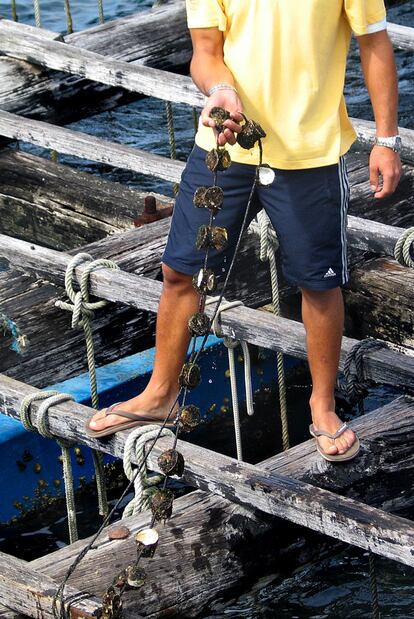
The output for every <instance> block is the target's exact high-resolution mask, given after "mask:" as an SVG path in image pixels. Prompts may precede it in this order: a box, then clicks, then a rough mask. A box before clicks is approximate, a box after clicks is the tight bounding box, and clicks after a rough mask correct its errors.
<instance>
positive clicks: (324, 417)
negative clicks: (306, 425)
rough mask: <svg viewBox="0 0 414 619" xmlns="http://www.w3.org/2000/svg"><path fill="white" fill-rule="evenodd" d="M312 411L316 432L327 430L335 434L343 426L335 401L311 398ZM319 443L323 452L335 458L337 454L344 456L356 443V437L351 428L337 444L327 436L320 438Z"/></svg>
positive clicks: (340, 437)
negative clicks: (336, 410)
mask: <svg viewBox="0 0 414 619" xmlns="http://www.w3.org/2000/svg"><path fill="white" fill-rule="evenodd" d="M310 406H311V411H312V421H313V426H314V428H315V430H325V431H326V432H329V433H330V434H335V432H336V431H337V430H339V428H340V427H341V426H342V425H343V421H341V420H340V419H339V417H338V415H337V414H336V413H335V412H334V410H335V400H334V399H329V400H328V399H325V400H324V399H319V400H317V399H316V398H311V401H310ZM317 440H318V443H319V445H320V447H321V449H322V450H323V451H325V452H326V453H327V454H329V455H331V456H334V455H335V454H344V453H345V452H346V451H348V449H349V448H350V447H351V446H352V445H353V444H354V443H355V440H356V436H355V432H353V431H352V430H351V429H350V428H347V429H346V430H345V432H343V433H342V434H341V435H340V436H339V437H338V438H337V439H335V442H334V443H333V442H332V440H331V439H329V438H328V437H326V436H318V439H317Z"/></svg>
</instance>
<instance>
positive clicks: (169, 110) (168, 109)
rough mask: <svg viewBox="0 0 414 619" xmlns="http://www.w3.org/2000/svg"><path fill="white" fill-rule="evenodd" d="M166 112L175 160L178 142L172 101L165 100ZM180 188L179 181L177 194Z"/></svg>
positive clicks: (175, 189)
mask: <svg viewBox="0 0 414 619" xmlns="http://www.w3.org/2000/svg"><path fill="white" fill-rule="evenodd" d="M165 114H166V117H167V127H168V141H169V143H170V158H171V159H174V160H175V159H177V144H176V141H175V130H174V118H173V109H172V103H171V101H166V102H165ZM178 190H179V185H178V183H174V185H173V192H174V195H175V196H176V195H177V194H178Z"/></svg>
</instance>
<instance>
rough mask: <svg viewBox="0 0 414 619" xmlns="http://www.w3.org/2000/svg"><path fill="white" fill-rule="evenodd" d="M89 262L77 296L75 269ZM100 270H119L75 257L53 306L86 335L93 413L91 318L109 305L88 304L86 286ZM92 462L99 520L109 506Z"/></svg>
mask: <svg viewBox="0 0 414 619" xmlns="http://www.w3.org/2000/svg"><path fill="white" fill-rule="evenodd" d="M87 260H90V261H91V262H89V264H88V265H87V266H86V267H85V269H84V270H83V271H82V275H81V278H80V290H79V291H78V292H76V291H75V289H74V281H73V280H74V276H75V269H76V267H78V266H79V265H80V264H82V263H84V262H85V261H87ZM101 268H107V269H118V266H117V265H116V264H115V263H114V262H112V261H111V260H104V259H102V260H93V259H92V256H90V255H89V254H85V253H80V254H77V255H76V256H75V257H74V258H72V260H71V261H70V262H69V264H68V266H67V268H66V273H65V290H66V294H67V295H68V298H69V301H70V303H68V302H65V301H56V303H55V305H56V306H57V307H59V308H61V309H64V310H67V311H69V312H72V328H73V329H76V328H77V327H82V328H83V331H84V334H85V342H86V356H87V360H88V371H89V382H90V388H91V400H92V406H93V408H95V409H96V410H98V408H99V397H98V386H97V380H96V363H95V350H94V344H93V334H92V326H91V322H92V320H93V318H94V312H95V310H97V309H101V308H103V307H106V306H107V305H108V301H106V300H99V301H94V302H91V301H90V297H89V284H90V275H91V273H92V272H93V271H95V270H97V269H101ZM93 460H94V465H95V477H96V486H97V493H98V501H99V513H100V514H101V516H103V515H105V514H107V513H108V502H107V498H106V490H105V480H104V468H103V461H102V454H101V453H100V452H95V453H94V454H93Z"/></svg>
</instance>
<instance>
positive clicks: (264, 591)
mask: <svg viewBox="0 0 414 619" xmlns="http://www.w3.org/2000/svg"><path fill="white" fill-rule="evenodd" d="M291 1H295V0H291ZM151 4H152V2H151V0H144V1H138V0H136V1H132V0H125V1H121V2H116V1H114V0H111V1H105V0H104V8H105V16H106V18H107V19H112V18H114V17H120V16H125V15H130V14H132V13H134V12H136V11H137V10H139V9H141V8H143V7H149V6H151ZM41 8H42V25H43V26H44V27H46V28H49V29H51V30H56V31H64V30H65V27H66V22H65V15H64V9H63V2H62V1H61V0H59V1H54V0H53V1H52V0H44V1H43V2H42V3H41ZM71 8H72V16H73V23H74V29H75V30H80V29H83V28H86V27H89V26H92V25H95V24H96V23H98V19H97V3H96V2H94V1H92V0H83V1H82V0H76V1H74V0H72V1H71ZM17 12H18V16H19V20H20V21H21V22H23V23H32V24H34V16H33V11H32V3H31V2H17ZM0 14H1V15H3V16H5V17H8V18H10V16H11V13H10V3H9V2H0ZM388 18H389V21H393V22H396V23H400V24H404V25H408V26H414V11H413V3H412V2H407V3H406V4H405V5H402V6H398V7H394V8H392V9H390V10H389V14H388ZM396 58H397V64H398V73H399V81H400V125H401V126H404V127H411V128H413V126H414V99H413V94H414V86H413V78H414V55H413V53H412V52H404V51H400V50H397V52H396ZM346 97H347V102H348V108H349V112H350V114H351V115H352V116H354V117H360V118H367V119H372V110H371V107H370V104H369V99H368V96H367V93H366V90H365V88H364V86H363V80H362V76H361V71H360V67H359V63H358V53H357V50H356V46H355V45H353V46H352V49H351V53H350V59H349V68H348V73H347V85H346ZM174 113H175V128H176V134H177V144H178V156H179V158H181V159H185V158H186V156H187V154H188V152H189V150H190V148H191V145H192V141H193V136H194V130H193V124H192V118H191V111H190V110H189V109H188V108H186V107H185V106H180V105H175V106H174ZM71 127H72V128H73V129H76V130H80V131H84V132H86V133H90V134H93V135H97V136H100V137H102V138H105V139H108V140H113V141H117V142H120V143H123V144H128V145H130V146H134V147H138V148H143V149H147V150H149V151H152V152H154V153H159V154H163V155H168V154H169V150H168V140H167V132H166V123H165V115H164V104H163V103H162V102H160V101H156V100H153V99H145V100H142V101H139V102H135V103H133V104H130V105H128V106H123V107H121V108H118V109H116V110H114V111H111V112H105V113H102V114H97V115H96V116H94V117H92V118H88V119H85V120H82V121H79V122H77V123H73V124H72V125H71ZM23 147H24V148H27V149H28V150H30V151H31V152H36V153H45V151H43V150H42V149H39V148H35V147H32V146H30V145H23ZM59 160H60V161H61V162H62V163H67V164H70V165H72V166H75V167H79V168H80V169H82V170H86V171H89V172H91V173H95V174H99V175H101V176H102V177H105V178H108V179H110V180H115V181H119V182H123V183H128V184H129V185H130V186H133V187H140V188H145V189H147V190H153V191H158V192H161V193H170V194H171V186H170V185H169V184H168V183H165V182H163V181H159V180H156V179H151V178H149V177H143V176H140V175H138V174H135V173H130V172H128V171H126V170H120V169H113V168H110V167H108V166H104V165H101V164H97V163H95V162H91V161H84V160H80V159H76V158H74V157H68V156H64V155H61V156H59ZM0 268H1V267H0ZM272 389H274V387H272V386H269V393H271V390H272ZM306 389H307V387H306V381H305V384H304V385H302V387H301V388H296V391H295V390H294V389H293V391H291V395H292V396H293V395H295V400H296V406H295V408H296V409H299V408H300V406H301V403H302V405H303V406H305V400H306V399H307V397H308V393H307V392H306ZM390 395H392V394H391V392H387V391H385V393H384V392H382V391H381V390H377V391H376V392H375V397H374V398H373V399H371V402H370V403H369V408H375V407H377V406H379V405H381V404H382V403H383V401H386V400H387V399H388V398H389V396H390ZM263 407H265V403H264V402H263ZM257 456H258V459H260V458H259V454H257ZM79 507H80V510H81V513H80V517H81V524H82V528H83V535H87V534H90V533H92V532H93V530H94V527H95V526H96V521H95V520H94V519H91V511H93V513H95V508H92V506H91V504H90V502H88V500H87V498H86V499H85V500H84V503H83V504H82V505H80V506H79ZM65 520H66V518H65V516H64V515H63V514H61V515H59V517H57V518H56V517H54V518H52V517H50V518H49V520H48V523H47V524H46V525H45V524H44V523H45V520H44V517H42V518H41V520H39V522H38V523H32V525H33V526H30V527H26V528H25V530H23V529H22V530H21V535H20V536H19V538H18V539H17V540H16V536H15V532H14V535H13V537H14V539H12V537H9V536H7V535H6V536H5V537H3V539H0V546H1V549H2V550H5V551H8V552H12V551H13V549H14V550H15V551H16V554H18V555H19V556H21V555H22V554H23V555H24V554H25V550H24V549H25V548H27V547H30V552H29V553H27V552H26V558H27V559H30V558H33V557H34V556H35V554H36V552H38V553H39V554H40V553H41V554H44V553H45V552H49V551H51V550H53V549H55V548H56V547H59V546H62V545H63V544H64V542H63V541H62V540H64V539H65V537H66V522H65ZM10 533H11V532H10ZM377 563H378V585H379V594H380V606H381V610H382V617H383V618H384V619H385V618H391V617H392V618H393V619H414V600H413V593H414V582H413V576H414V570H412V569H410V568H406V567H405V566H403V565H400V564H397V563H394V562H391V561H387V560H384V559H379V560H378V562H377ZM367 566H368V560H367V556H366V554H365V553H363V552H362V551H360V550H358V549H355V548H351V547H350V548H348V549H347V550H346V551H343V552H342V553H340V554H339V555H336V556H335V557H333V558H329V559H324V560H323V561H320V562H319V563H317V564H312V565H309V566H308V567H307V568H305V569H302V570H300V571H299V572H298V573H297V574H294V575H293V576H292V577H291V578H282V577H281V576H280V575H274V576H273V577H269V579H268V581H266V582H265V581H260V582H259V583H258V585H257V586H256V587H255V588H254V589H253V590H251V591H249V592H245V593H244V594H242V595H241V596H240V597H239V598H237V599H235V600H233V601H231V602H230V603H227V604H226V605H221V604H220V603H219V602H217V604H216V605H215V607H214V608H212V609H211V611H210V613H209V614H207V615H206V614H205V615H204V617H205V619H207V617H208V619H213V618H214V619H225V618H238V617H240V618H243V617H246V618H248V619H270V618H277V619H295V618H298V619H305V618H309V619H331V618H332V619H333V618H334V617H338V618H339V619H353V618H355V619H363V618H366V617H370V616H371V612H370V597H369V588H368V574H367V569H368V567H367Z"/></svg>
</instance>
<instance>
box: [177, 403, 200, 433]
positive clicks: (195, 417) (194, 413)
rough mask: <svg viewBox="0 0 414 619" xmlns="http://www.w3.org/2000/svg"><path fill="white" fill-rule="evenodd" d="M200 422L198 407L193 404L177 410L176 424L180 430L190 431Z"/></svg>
mask: <svg viewBox="0 0 414 619" xmlns="http://www.w3.org/2000/svg"><path fill="white" fill-rule="evenodd" d="M200 422H201V415H200V409H199V408H197V406H194V404H188V405H187V406H183V407H182V408H181V409H180V410H179V412H178V424H179V426H178V427H179V428H180V430H181V431H182V432H191V431H192V430H194V429H195V428H196V427H197V426H198V425H200Z"/></svg>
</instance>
